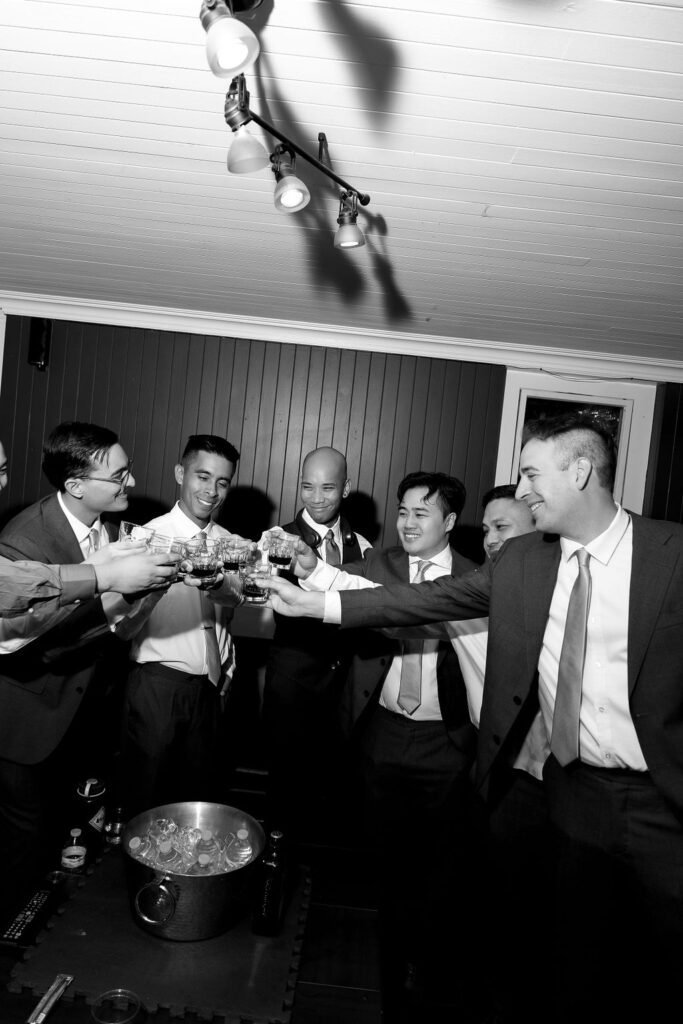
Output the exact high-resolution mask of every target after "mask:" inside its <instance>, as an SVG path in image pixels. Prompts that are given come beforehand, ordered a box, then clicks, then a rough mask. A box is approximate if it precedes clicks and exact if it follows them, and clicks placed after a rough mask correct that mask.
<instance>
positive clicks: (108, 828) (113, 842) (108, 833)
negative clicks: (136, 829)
mask: <svg viewBox="0 0 683 1024" xmlns="http://www.w3.org/2000/svg"><path fill="white" fill-rule="evenodd" d="M125 825H126V823H125V821H124V820H123V807H115V808H114V809H113V811H112V814H111V817H110V818H109V820H108V821H107V824H106V825H105V826H104V841H105V843H106V844H107V846H120V845H121V837H122V835H123V830H124V828H125Z"/></svg>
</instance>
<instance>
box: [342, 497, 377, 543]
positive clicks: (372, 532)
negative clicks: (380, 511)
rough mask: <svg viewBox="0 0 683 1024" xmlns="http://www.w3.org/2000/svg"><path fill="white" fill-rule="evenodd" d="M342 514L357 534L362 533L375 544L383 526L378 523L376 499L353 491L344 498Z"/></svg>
mask: <svg viewBox="0 0 683 1024" xmlns="http://www.w3.org/2000/svg"><path fill="white" fill-rule="evenodd" d="M341 514H342V515H343V516H344V518H345V519H348V521H349V523H350V524H351V526H352V528H353V529H354V531H355V532H356V533H360V534H362V535H363V537H365V539H366V540H369V541H370V543H371V544H374V543H375V541H376V540H377V538H378V537H379V535H380V532H381V529H382V525H381V523H379V522H378V521H377V505H376V503H375V499H374V498H373V497H372V496H371V495H369V494H365V493H364V492H363V491H351V493H350V494H349V496H348V497H347V498H344V501H343V503H342V507H341Z"/></svg>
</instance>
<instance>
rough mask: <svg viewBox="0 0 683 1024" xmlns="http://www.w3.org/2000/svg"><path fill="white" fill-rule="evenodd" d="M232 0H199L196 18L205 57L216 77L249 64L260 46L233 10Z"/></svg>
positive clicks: (255, 56)
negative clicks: (202, 30)
mask: <svg viewBox="0 0 683 1024" xmlns="http://www.w3.org/2000/svg"><path fill="white" fill-rule="evenodd" d="M233 7H234V5H233V2H232V0H202V5H201V8H200V11H199V18H200V21H201V23H202V26H203V28H204V29H205V31H206V59H207V62H208V65H209V67H210V68H211V71H212V72H213V74H214V75H216V76H217V77H218V78H232V77H233V75H236V74H239V72H240V71H244V69H245V68H249V67H251V65H252V64H253V63H254V61H255V60H256V58H257V57H258V55H259V53H260V52H261V46H260V43H259V41H258V39H257V38H256V36H255V35H254V33H253V32H252V31H251V29H250V28H249V27H248V26H247V25H245V24H243V22H241V21H238V20H237V18H236V17H235V16H234V14H233Z"/></svg>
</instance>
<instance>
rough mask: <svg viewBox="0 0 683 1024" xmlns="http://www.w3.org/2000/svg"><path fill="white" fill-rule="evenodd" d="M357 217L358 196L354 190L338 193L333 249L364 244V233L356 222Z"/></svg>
mask: <svg viewBox="0 0 683 1024" xmlns="http://www.w3.org/2000/svg"><path fill="white" fill-rule="evenodd" d="M357 219H358V197H357V195H356V193H355V192H341V193H340V195H339V216H338V217H337V224H338V225H339V227H338V228H337V233H336V234H335V236H334V247H335V249H359V248H360V247H361V245H365V235H364V234H363V232H362V231H361V229H360V228H359V227H358V225H357V224H356V221H357Z"/></svg>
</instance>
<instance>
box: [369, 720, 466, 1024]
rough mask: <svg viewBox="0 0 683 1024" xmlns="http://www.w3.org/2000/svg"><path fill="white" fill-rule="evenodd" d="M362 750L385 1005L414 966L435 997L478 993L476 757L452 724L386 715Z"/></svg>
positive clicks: (372, 729) (371, 724)
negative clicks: (452, 732)
mask: <svg viewBox="0 0 683 1024" xmlns="http://www.w3.org/2000/svg"><path fill="white" fill-rule="evenodd" d="M360 747H361V758H362V771H363V776H364V783H365V798H366V818H367V830H368V834H369V835H370V837H371V840H372V842H373V844H374V846H375V849H376V851H377V854H378V857H377V859H378V862H379V872H380V878H379V895H380V907H379V910H380V914H379V918H380V954H381V957H382V966H383V976H384V977H383V981H384V988H385V996H386V993H387V992H388V993H389V998H390V999H391V993H392V992H393V991H394V990H395V985H396V983H397V982H399V983H400V981H401V978H400V974H401V972H405V967H406V964H414V965H415V966H416V968H417V970H418V973H419V976H420V980H421V981H422V982H423V985H424V988H425V991H428V992H429V995H430V996H431V997H437V990H438V989H439V988H441V989H442V991H443V990H444V987H445V990H447V994H448V996H449V998H452V997H453V995H454V991H455V990H456V989H457V988H459V987H461V988H463V989H464V988H465V987H469V986H470V984H471V985H472V988H473V989H474V988H475V987H476V986H475V983H474V979H473V976H472V973H471V972H472V969H473V967H474V965H475V964H476V962H477V961H478V960H479V959H480V957H479V956H478V953H477V946H478V943H477V942H476V940H475V937H474V933H473V928H474V926H475V921H476V916H477V913H476V903H477V901H478V899H479V884H478V881H477V878H475V871H476V864H477V860H478V858H477V857H476V856H475V854H476V852H477V841H478V837H479V834H480V833H479V822H478V820H477V803H476V801H475V798H474V795H473V792H472V788H471V784H470V781H469V771H470V767H471V762H472V754H471V752H470V751H467V752H464V751H461V750H458V749H457V747H456V746H455V745H454V744H453V742H452V741H451V739H450V738H449V735H448V733H447V731H446V729H445V727H444V724H443V722H441V721H435V722H420V721H417V722H416V721H413V720H412V719H410V718H407V717H405V716H403V715H399V714H395V713H393V712H391V711H388V710H386V709H385V708H382V707H381V706H377V707H376V708H375V709H374V710H373V711H372V712H370V718H369V721H368V722H367V725H366V727H365V729H364V731H363V733H362V736H361V738H360ZM397 998H398V999H399V1000H400V998H401V996H400V993H399V994H398V997H397ZM385 1003H386V998H385ZM385 1011H386V1005H385ZM416 1019H419V1012H418V1017H417V1018H416Z"/></svg>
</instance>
